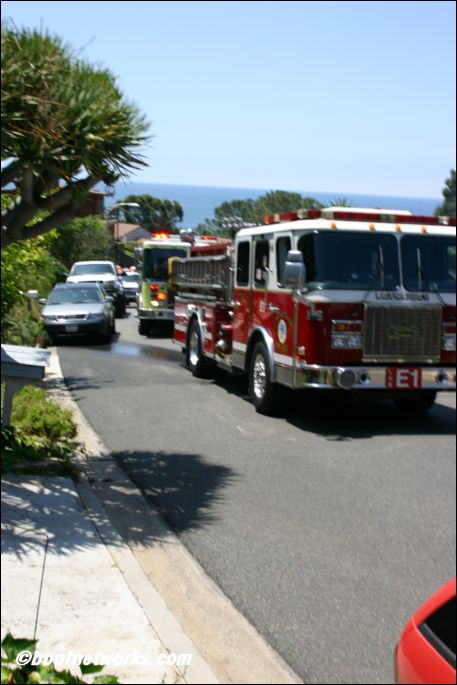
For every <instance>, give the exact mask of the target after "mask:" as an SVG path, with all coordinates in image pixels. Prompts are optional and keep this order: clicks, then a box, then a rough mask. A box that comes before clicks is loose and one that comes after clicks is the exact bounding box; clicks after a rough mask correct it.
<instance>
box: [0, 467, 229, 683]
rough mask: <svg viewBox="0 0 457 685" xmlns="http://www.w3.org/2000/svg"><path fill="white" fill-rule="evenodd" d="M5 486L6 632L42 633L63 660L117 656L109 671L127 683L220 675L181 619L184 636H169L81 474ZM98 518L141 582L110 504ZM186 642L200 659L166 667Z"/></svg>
mask: <svg viewBox="0 0 457 685" xmlns="http://www.w3.org/2000/svg"><path fill="white" fill-rule="evenodd" d="M2 494H3V503H2V521H3V524H2V559H3V563H2V601H1V606H2V639H3V637H4V635H5V634H6V633H7V632H11V633H12V634H13V636H14V637H25V638H32V637H36V639H38V645H37V649H38V650H39V652H40V653H41V654H49V655H53V656H54V657H56V656H57V658H61V657H60V655H65V654H67V655H68V654H69V653H70V654H71V653H74V654H80V655H82V656H87V655H96V654H97V653H98V652H99V653H102V654H107V655H112V659H113V660H114V661H113V662H112V665H107V666H106V667H105V669H104V672H106V673H107V674H113V675H116V676H118V678H119V681H120V682H122V683H163V682H165V683H178V682H179V683H181V682H193V683H197V682H198V683H200V682H202V683H203V682H206V683H210V682H215V683H216V682H218V681H217V679H216V677H215V676H214V674H213V673H212V672H211V670H210V669H209V668H208V667H207V666H206V664H205V663H204V662H203V660H202V659H201V657H200V656H199V655H198V653H197V651H196V650H195V648H194V647H193V645H192V643H191V642H190V641H189V640H185V639H184V640H183V637H185V636H183V635H182V634H181V631H180V628H179V626H175V633H174V637H175V638H176V639H175V644H174V645H165V644H163V641H162V640H161V639H160V638H159V635H158V634H157V632H156V630H155V628H154V626H153V625H152V622H151V621H150V620H149V619H148V617H147V615H146V613H145V611H144V610H143V608H142V606H141V605H140V604H139V602H138V600H137V598H136V597H135V596H134V594H133V593H132V591H131V589H130V587H129V585H128V584H127V582H126V579H125V577H124V575H123V573H121V571H120V569H119V567H118V565H117V564H116V563H115V562H114V560H113V557H112V555H111V554H110V552H109V550H108V547H107V546H106V545H105V544H104V542H103V541H102V539H101V537H100V535H99V533H98V532H97V529H96V527H95V526H94V523H93V521H92V519H91V516H89V514H88V512H87V510H86V509H85V508H84V507H83V506H82V503H81V500H80V497H79V495H78V493H77V491H76V488H75V485H74V483H73V481H72V480H71V479H68V478H59V477H55V478H54V477H53V478H44V477H40V478H38V477H22V476H20V477H19V476H14V477H7V478H4V479H2ZM93 515H94V512H92V516H93ZM97 525H102V526H104V528H105V534H108V535H110V536H111V544H116V543H117V546H118V553H123V554H124V557H125V560H124V561H125V563H127V564H128V565H129V566H130V572H132V571H133V572H134V573H135V572H136V574H137V575H138V576H139V579H140V580H141V575H142V574H141V569H139V567H138V568H136V562H135V560H134V559H133V557H131V558H130V555H129V551H128V549H125V548H124V544H123V542H122V540H120V539H119V537H118V534H117V532H116V531H115V530H114V529H111V528H112V527H111V525H110V523H109V522H108V520H107V519H106V516H105V517H104V515H103V512H102V511H101V510H99V512H98V522H97ZM143 580H144V579H143ZM157 599H158V598H156V600H157ZM159 604H160V599H159ZM158 609H159V611H162V612H163V611H164V607H160V606H159V607H158ZM162 618H163V617H162ZM159 619H160V616H158V620H159ZM172 637H173V634H172ZM176 648H178V649H179V650H181V649H183V648H184V649H186V652H185V653H186V654H191V655H192V661H191V663H190V665H187V666H186V665H184V664H183V665H177V666H172V665H170V666H166V665H162V664H166V663H167V658H168V663H171V661H172V660H174V659H173V657H172V656H171V655H170V652H173V650H174V649H176ZM181 654H184V653H183V652H181ZM70 658H71V657H70ZM120 659H125V660H126V661H125V662H124V664H122V663H119V660H120ZM180 659H184V657H183V656H182V657H180ZM71 670H72V671H73V672H76V673H77V672H78V669H77V668H76V669H75V668H72V669H71Z"/></svg>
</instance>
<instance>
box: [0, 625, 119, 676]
mask: <svg viewBox="0 0 457 685" xmlns="http://www.w3.org/2000/svg"><path fill="white" fill-rule="evenodd" d="M36 644H37V640H27V639H18V638H14V637H13V636H12V635H11V634H10V633H8V634H7V635H6V636H5V638H4V640H3V642H2V685H3V683H118V682H119V681H118V679H117V678H116V676H112V675H97V676H96V677H95V678H94V679H93V680H83V679H82V678H80V677H78V676H75V675H73V674H72V673H70V671H58V670H57V669H56V667H55V666H54V664H52V663H51V664H46V665H44V664H38V665H36V666H35V665H33V663H32V662H33V656H34V653H35V648H36ZM79 668H80V671H81V675H82V676H85V675H93V674H96V673H101V671H102V670H103V666H98V665H95V664H87V665H83V664H81V665H80V666H79Z"/></svg>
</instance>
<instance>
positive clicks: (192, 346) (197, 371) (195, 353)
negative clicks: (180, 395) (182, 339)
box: [187, 319, 206, 378]
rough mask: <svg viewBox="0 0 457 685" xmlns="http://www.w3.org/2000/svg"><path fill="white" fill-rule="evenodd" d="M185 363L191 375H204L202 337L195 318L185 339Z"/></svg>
mask: <svg viewBox="0 0 457 685" xmlns="http://www.w3.org/2000/svg"><path fill="white" fill-rule="evenodd" d="M187 365H188V367H189V369H190V371H191V373H192V375H193V376H195V377H196V378H203V377H204V376H205V375H206V364H205V359H204V357H203V354H202V337H201V333H200V326H199V323H198V321H197V319H193V321H192V323H191V325H190V330H189V339H188V341H187Z"/></svg>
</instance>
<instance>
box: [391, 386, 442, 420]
mask: <svg viewBox="0 0 457 685" xmlns="http://www.w3.org/2000/svg"><path fill="white" fill-rule="evenodd" d="M436 394H437V393H436V392H435V391H434V390H424V391H423V392H422V393H421V395H420V396H419V397H417V396H416V397H411V398H409V397H402V398H398V399H394V404H395V406H396V408H397V409H398V410H399V411H402V412H405V413H411V414H413V413H414V414H423V413H424V412H426V411H428V410H429V409H431V408H432V407H433V404H434V402H435V399H436Z"/></svg>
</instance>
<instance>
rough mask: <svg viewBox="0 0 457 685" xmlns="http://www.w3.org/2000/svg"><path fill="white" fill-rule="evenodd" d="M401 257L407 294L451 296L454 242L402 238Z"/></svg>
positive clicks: (445, 238)
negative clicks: (416, 292) (414, 292)
mask: <svg viewBox="0 0 457 685" xmlns="http://www.w3.org/2000/svg"><path fill="white" fill-rule="evenodd" d="M401 255H402V263H403V281H404V284H405V288H407V290H413V291H414V290H415V291H426V292H433V291H435V290H438V291H441V292H444V293H453V292H455V285H456V281H455V238H453V237H449V238H448V237H445V236H443V237H442V236H429V235H424V236H422V235H420V236H418V235H405V236H404V237H403V239H402V241H401Z"/></svg>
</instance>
